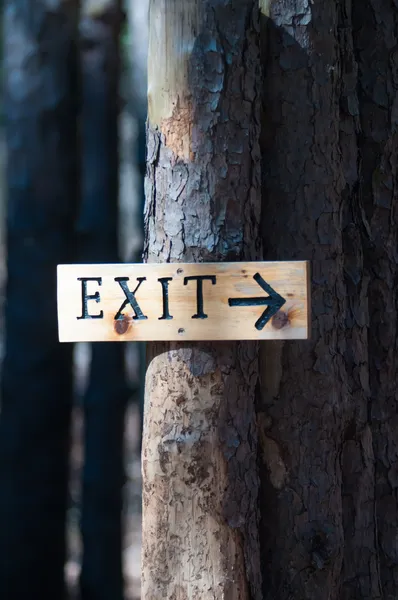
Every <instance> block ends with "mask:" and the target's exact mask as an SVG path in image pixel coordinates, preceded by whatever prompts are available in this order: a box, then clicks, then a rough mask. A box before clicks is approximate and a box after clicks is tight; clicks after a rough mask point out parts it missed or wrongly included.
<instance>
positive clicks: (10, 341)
mask: <svg viewBox="0 0 398 600" xmlns="http://www.w3.org/2000/svg"><path fill="white" fill-rule="evenodd" d="M75 25H76V4H75V3H63V2H56V1H55V2H51V3H49V2H45V1H40V0H37V1H36V2H25V1H20V0H12V1H7V2H6V4H5V15H4V40H5V117H6V127H7V142H8V171H7V192H8V215H7V227H8V229H7V236H8V240H7V252H8V259H7V267H8V283H7V302H6V314H5V320H6V330H7V340H6V348H5V360H4V365H3V379H2V398H1V401H2V405H1V416H0V532H1V533H0V597H1V598H7V600H21V598H31V599H32V600H46V599H47V598H48V599H49V600H54V599H55V598H59V599H61V598H63V585H64V584H63V578H64V559H65V536H64V528H65V510H66V499H67V480H68V450H69V421H70V409H71V396H72V390H71V383H72V373H71V346H70V345H60V344H59V342H58V335H57V316H56V315H57V310H56V307H57V302H56V265H57V264H58V263H65V262H70V259H71V247H70V246H71V244H70V242H71V239H72V227H73V220H74V214H75V205H76V198H77V193H76V183H77V174H76V163H77V151H76V124H77V110H76V108H77V107H76V102H75V90H76V89H77V77H76V64H77V63H76V52H75V33H76V29H75Z"/></svg>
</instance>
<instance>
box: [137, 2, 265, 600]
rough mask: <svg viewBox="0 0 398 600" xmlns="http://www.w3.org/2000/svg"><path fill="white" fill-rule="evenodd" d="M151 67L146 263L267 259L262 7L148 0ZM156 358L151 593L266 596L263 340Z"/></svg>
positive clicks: (157, 349) (173, 351) (178, 350)
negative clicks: (260, 435)
mask: <svg viewBox="0 0 398 600" xmlns="http://www.w3.org/2000/svg"><path fill="white" fill-rule="evenodd" d="M148 65H149V73H148V89H149V117H148V131H147V136H148V148H147V151H148V156H147V161H148V177H147V181H146V208H145V220H146V248H145V259H146V260H148V261H150V262H154V261H158V262H159V261H163V262H176V263H178V262H181V261H184V260H185V261H189V262H202V261H206V262H212V261H224V260H250V259H256V258H258V257H259V244H258V224H259V211H260V206H259V204H260V203H259V163H260V160H259V146H258V139H259V46H258V14H257V10H256V3H255V2H254V1H253V2H252V1H247V0H237V1H235V2H232V1H231V0H229V1H225V2H223V3H220V2H218V1H216V0H205V1H203V0H196V1H193V2H184V1H183V0H179V1H175V2H168V1H166V0H152V2H151V6H150V42H149V58H148ZM176 269H177V266H176ZM148 358H149V367H148V371H147V377H146V399H145V418H144V441H143V478H144V481H143V554H142V556H143V582H142V597H143V598H144V599H145V600H158V599H159V598H169V599H170V600H171V599H172V598H173V599H174V600H183V599H186V598H190V600H205V599H212V600H213V599H214V600H216V599H219V600H221V599H222V598H228V600H248V599H249V598H251V599H256V600H257V599H260V598H261V593H260V587H261V584H260V576H259V568H258V536H257V514H256V505H257V491H258V481H257V476H256V465H255V463H256V426H255V416H254V393H255V386H256V382H257V345H256V344H255V343H234V344H231V343H228V344H227V343H184V341H183V336H182V339H181V343H156V344H150V346H149V350H148Z"/></svg>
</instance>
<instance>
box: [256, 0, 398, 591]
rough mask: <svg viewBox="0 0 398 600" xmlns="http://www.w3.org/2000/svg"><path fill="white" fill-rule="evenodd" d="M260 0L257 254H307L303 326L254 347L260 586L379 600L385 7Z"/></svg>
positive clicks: (387, 237) (386, 450)
mask: <svg viewBox="0 0 398 600" xmlns="http://www.w3.org/2000/svg"><path fill="white" fill-rule="evenodd" d="M262 5H263V6H262V10H263V15H262V20H263V30H262V31H263V34H264V44H263V51H264V52H263V61H264V66H265V70H266V77H265V84H264V108H265V111H264V118H263V131H264V135H263V163H264V171H263V173H264V176H263V214H264V219H263V237H264V247H265V258H267V259H289V260H292V259H295V258H297V259H311V260H312V265H313V276H312V304H313V324H312V340H311V341H310V342H305V343H298V342H294V343H279V342H275V343H271V344H264V345H262V352H261V354H262V368H261V379H262V386H261V387H262V394H261V402H260V403H259V407H258V410H259V412H258V420H259V424H260V431H259V441H260V453H259V454H260V459H261V460H260V464H261V480H262V487H261V499H262V503H261V506H262V514H261V545H262V557H263V565H262V570H263V574H264V590H263V595H264V598H270V599H271V598H278V599H279V600H285V599H288V598H289V599H293V598H294V599H297V600H303V599H304V598H308V599H314V598H317V599H318V598H319V599H321V598H322V599H328V600H354V599H358V600H359V599H362V600H365V599H367V600H370V599H374V598H382V597H383V598H388V599H390V600H392V598H396V597H397V583H396V582H397V569H398V567H397V556H398V555H397V552H398V550H397V544H396V528H397V524H398V523H397V497H396V485H397V484H396V476H395V472H396V464H397V450H396V449H397V447H398V439H397V438H398V433H397V430H396V427H395V420H396V402H397V366H396V364H394V359H393V352H394V348H395V347H396V343H397V292H396V289H395V286H396V277H397V272H396V270H397V197H396V184H395V181H396V166H397V156H396V152H397V149H396V148H397V140H396V133H395V129H396V105H397V91H396V89H397V88H396V86H397V82H396V66H395V55H396V51H395V49H396V44H397V39H396V36H397V33H396V32H397V29H396V26H397V11H396V9H394V8H393V3H391V2H387V0H386V1H384V0H365V1H363V0H352V2H350V1H348V0H347V1H345V0H343V1H337V0H334V1H333V2H330V1H326V0H325V1H321V2H316V3H310V2H307V1H306V0H301V1H300V2H297V1H296V0H287V1H283V2H282V0H270V1H269V2H263V3H262Z"/></svg>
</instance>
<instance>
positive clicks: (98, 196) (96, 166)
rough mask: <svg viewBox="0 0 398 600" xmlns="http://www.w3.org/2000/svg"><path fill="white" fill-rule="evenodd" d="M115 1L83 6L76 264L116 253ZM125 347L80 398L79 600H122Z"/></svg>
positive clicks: (106, 361) (98, 352) (96, 371)
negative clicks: (81, 420)
mask: <svg viewBox="0 0 398 600" xmlns="http://www.w3.org/2000/svg"><path fill="white" fill-rule="evenodd" d="M121 20H122V11H121V6H120V2H119V1H118V0H104V1H99V0H96V1H92V0H85V1H83V3H82V13H81V20H80V41H81V53H80V56H81V90H82V94H81V127H80V146H81V158H82V161H81V182H82V193H81V204H80V207H79V212H78V215H77V220H76V248H77V256H76V260H78V261H79V262H82V263H116V262H119V252H118V223H117V220H118V170H119V153H118V115H119V105H120V101H119V74H120V69H119V66H120V57H119V34H120V25H121ZM124 350H125V346H124V344H92V345H91V365H90V375H89V385H88V388H87V390H86V393H85V395H84V398H83V408H84V458H85V461H84V470H83V490H82V491H83V495H82V519H81V532H82V542H83V561H82V572H81V582H80V584H81V593H82V599H83V600H100V599H101V600H122V598H123V577H122V489H123V483H124V469H123V432H124V416H125V408H126V402H127V398H128V389H127V383H126V378H125V370H124Z"/></svg>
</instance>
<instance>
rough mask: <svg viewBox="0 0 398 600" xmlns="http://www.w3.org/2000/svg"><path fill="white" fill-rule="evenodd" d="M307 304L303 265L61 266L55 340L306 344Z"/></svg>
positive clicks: (306, 277)
mask: <svg viewBox="0 0 398 600" xmlns="http://www.w3.org/2000/svg"><path fill="white" fill-rule="evenodd" d="M309 299H310V293H309V264H308V262H244V263H195V264H178V263H173V264H171V263H164V264H115V265H109V264H108V265H59V266H58V325H59V339H60V341H61V342H100V341H108V342H115V341H155V340H165V341H167V340H168V341H175V340H178V341H184V340H276V339H279V340H281V339H307V338H308V337H309V329H310V307H309Z"/></svg>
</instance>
